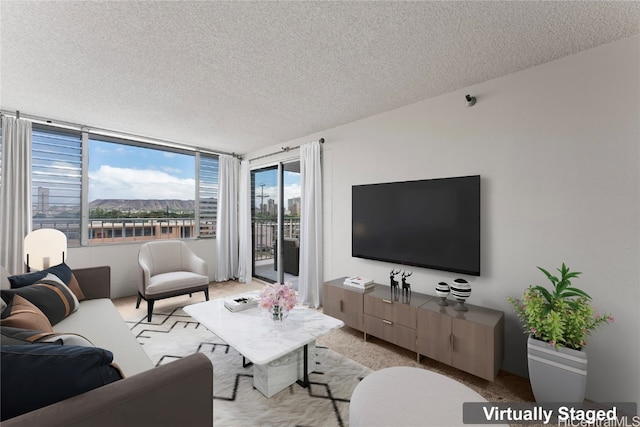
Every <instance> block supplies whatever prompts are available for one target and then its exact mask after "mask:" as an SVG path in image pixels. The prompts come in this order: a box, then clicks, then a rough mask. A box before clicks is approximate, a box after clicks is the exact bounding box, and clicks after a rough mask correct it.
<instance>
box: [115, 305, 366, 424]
mask: <svg viewBox="0 0 640 427" xmlns="http://www.w3.org/2000/svg"><path fill="white" fill-rule="evenodd" d="M265 320H266V321H268V320H267V317H266V316H265ZM285 321H286V320H285ZM127 323H128V324H129V326H130V328H131V330H132V331H133V333H134V335H136V338H137V339H138V342H140V344H141V345H142V348H143V349H144V350H145V352H146V353H147V354H148V355H149V356H150V357H151V360H152V361H153V362H154V364H156V366H158V365H162V364H165V363H171V362H172V361H174V360H177V359H179V358H181V357H184V356H187V355H189V354H192V353H195V352H200V353H203V354H205V355H206V356H208V357H209V358H210V359H211V361H212V363H213V366H214V381H213V384H214V401H213V406H214V425H216V426H219V427H224V426H272V425H273V426H275V425H277V426H302V425H305V426H327V427H329V426H346V425H348V422H349V400H350V397H351V394H352V392H353V389H354V388H355V386H356V385H357V384H358V383H359V382H360V380H361V379H362V378H363V377H364V376H366V375H367V374H369V373H371V372H373V371H372V370H371V369H369V368H366V367H364V366H362V365H360V364H359V363H357V362H354V361H352V360H349V359H347V358H345V357H344V356H342V355H340V354H338V353H336V352H334V351H332V350H329V349H327V348H321V347H316V366H315V371H314V372H313V373H311V374H309V382H310V386H309V388H302V387H301V386H299V385H298V384H293V385H291V386H289V387H288V388H286V389H284V390H282V391H280V392H279V393H276V394H275V395H274V396H272V397H271V398H269V399H267V398H266V397H264V396H263V395H262V393H260V392H259V391H258V390H256V389H254V388H253V368H252V367H251V366H248V367H244V366H243V359H242V356H241V355H240V354H239V353H238V352H237V351H236V350H235V349H233V348H232V347H230V346H229V345H227V344H226V343H225V342H224V341H223V340H221V339H220V338H219V337H217V336H216V335H214V334H212V333H211V332H209V331H208V330H207V329H206V328H205V327H204V326H202V325H201V324H199V323H198V322H196V321H195V320H193V319H192V318H191V317H190V316H189V315H187V314H186V313H185V312H184V311H183V310H182V309H181V308H175V309H172V310H166V309H160V310H156V309H154V315H153V319H152V321H151V322H150V323H149V322H147V320H146V316H145V315H142V316H138V317H137V318H134V319H129V320H127Z"/></svg>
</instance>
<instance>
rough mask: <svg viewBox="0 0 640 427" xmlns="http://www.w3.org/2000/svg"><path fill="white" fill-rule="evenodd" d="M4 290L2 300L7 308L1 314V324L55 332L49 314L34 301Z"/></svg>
mask: <svg viewBox="0 0 640 427" xmlns="http://www.w3.org/2000/svg"><path fill="white" fill-rule="evenodd" d="M1 292H2V300H3V301H5V303H6V304H7V308H6V309H5V310H4V311H3V312H2V315H1V316H0V325H2V326H3V327H5V326H10V327H14V328H23V329H32V330H36V331H45V332H53V328H52V327H51V322H49V319H48V318H47V316H46V315H45V314H44V313H43V312H42V310H40V309H39V308H38V307H36V306H35V305H34V304H33V303H31V302H30V301H28V300H26V299H25V298H23V297H21V296H20V295H16V294H12V293H7V294H5V291H1Z"/></svg>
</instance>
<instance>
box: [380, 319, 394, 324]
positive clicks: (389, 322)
mask: <svg viewBox="0 0 640 427" xmlns="http://www.w3.org/2000/svg"><path fill="white" fill-rule="evenodd" d="M382 322H383V323H386V324H387V325H393V322H391V321H389V320H384V319H382Z"/></svg>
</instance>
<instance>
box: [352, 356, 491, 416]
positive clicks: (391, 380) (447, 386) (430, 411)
mask: <svg viewBox="0 0 640 427" xmlns="http://www.w3.org/2000/svg"><path fill="white" fill-rule="evenodd" d="M486 401H487V400H486V399H485V398H484V397H482V396H480V395H479V394H478V393H476V392H475V391H473V390H471V389H470V388H469V387H467V386H466V385H464V384H462V383H460V382H458V381H456V380H453V379H451V378H448V377H446V376H444V375H441V374H438V373H436V372H432V371H427V370H426V369H420V368H409V367H404V366H398V367H393V368H386V369H381V370H379V371H376V372H374V373H372V374H369V375H367V376H366V377H364V379H363V380H362V381H360V383H359V384H358V385H357V386H356V388H355V389H354V390H353V394H352V395H351V403H350V404H349V426H351V427H357V426H361V427H371V426H385V427H389V426H395V427H400V426H407V427H409V426H442V427H444V426H463V425H464V426H465V427H469V426H470V425H471V424H463V423H462V404H463V403H464V402H486ZM484 427H486V425H485V426H484Z"/></svg>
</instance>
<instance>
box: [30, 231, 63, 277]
mask: <svg viewBox="0 0 640 427" xmlns="http://www.w3.org/2000/svg"><path fill="white" fill-rule="evenodd" d="M66 252H67V236H66V235H65V234H64V233H63V232H62V231H60V230H56V229H54V228H40V229H38V230H35V231H32V232H31V233H29V234H27V237H25V238H24V262H25V264H27V268H28V269H29V270H30V269H35V270H44V269H45V268H49V267H50V266H52V265H58V264H62V263H63V262H64V257H65V253H66Z"/></svg>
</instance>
